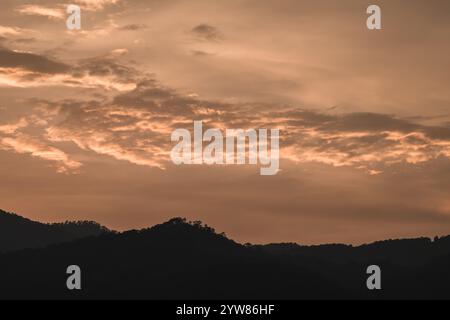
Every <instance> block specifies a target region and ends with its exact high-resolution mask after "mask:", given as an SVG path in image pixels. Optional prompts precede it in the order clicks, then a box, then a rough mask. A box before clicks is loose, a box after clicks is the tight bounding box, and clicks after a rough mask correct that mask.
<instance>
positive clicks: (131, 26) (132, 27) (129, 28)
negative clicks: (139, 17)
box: [118, 23, 147, 31]
mask: <svg viewBox="0 0 450 320" xmlns="http://www.w3.org/2000/svg"><path fill="white" fill-rule="evenodd" d="M146 28H147V26H146V25H145V24H137V23H132V24H127V25H124V26H122V27H119V28H118V30H121V31H137V30H142V29H146Z"/></svg>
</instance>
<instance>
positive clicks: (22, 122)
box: [0, 118, 28, 134]
mask: <svg viewBox="0 0 450 320" xmlns="http://www.w3.org/2000/svg"><path fill="white" fill-rule="evenodd" d="M27 126H28V121H27V119H26V118H20V119H19V121H17V122H16V123H12V124H0V132H1V133H6V134H12V133H14V132H16V131H17V130H18V129H21V128H25V127H27Z"/></svg>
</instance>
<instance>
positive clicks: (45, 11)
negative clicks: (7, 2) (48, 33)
mask: <svg viewBox="0 0 450 320" xmlns="http://www.w3.org/2000/svg"><path fill="white" fill-rule="evenodd" d="M16 11H17V12H18V13H20V14H22V15H31V16H42V17H47V18H49V19H52V20H63V19H65V17H66V13H65V11H64V8H63V7H62V6H59V7H46V6H40V5H34V4H27V5H22V6H19V7H17V8H16Z"/></svg>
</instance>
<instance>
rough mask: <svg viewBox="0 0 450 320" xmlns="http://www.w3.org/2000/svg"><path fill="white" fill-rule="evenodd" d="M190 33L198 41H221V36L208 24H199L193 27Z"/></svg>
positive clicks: (217, 30)
mask: <svg viewBox="0 0 450 320" xmlns="http://www.w3.org/2000/svg"><path fill="white" fill-rule="evenodd" d="M191 32H192V33H193V34H194V36H195V37H196V38H197V39H199V40H204V41H220V40H222V39H223V35H222V33H221V32H220V31H219V29H217V28H216V27H213V26H211V25H208V24H199V25H198V26H196V27H194V28H193V29H192V30H191Z"/></svg>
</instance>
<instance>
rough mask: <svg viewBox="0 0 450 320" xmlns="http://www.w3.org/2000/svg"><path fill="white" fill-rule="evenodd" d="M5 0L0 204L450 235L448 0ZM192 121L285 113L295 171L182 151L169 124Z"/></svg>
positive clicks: (243, 226)
mask: <svg viewBox="0 0 450 320" xmlns="http://www.w3.org/2000/svg"><path fill="white" fill-rule="evenodd" d="M69 4H76V5H78V6H80V8H81V29H80V30H68V29H67V27H66V19H67V17H68V14H67V12H66V8H67V5H69ZM370 4H377V5H378V6H379V7H380V8H381V13H382V15H381V17H382V29H381V30H368V28H367V27H366V19H367V18H368V14H367V13H366V9H367V7H368V6H369V5H370ZM1 9H2V10H0V164H1V165H0V179H1V181H2V183H1V185H0V208H2V209H4V210H7V211H12V212H16V213H18V214H21V215H24V216H26V217H28V218H31V219H35V220H39V221H43V222H59V221H65V220H95V221H97V222H99V223H101V224H103V225H105V226H107V227H109V228H112V229H116V230H128V229H132V228H144V227H149V226H152V225H154V224H157V223H161V222H164V221H166V220H169V219H170V218H173V217H186V218H187V219H189V220H202V221H203V222H205V223H207V224H208V225H211V226H212V227H214V228H215V229H216V230H217V231H218V232H225V233H226V234H227V235H228V236H229V237H230V238H232V239H235V240H237V241H239V242H251V243H270V242H298V243H302V244H319V243H336V242H341V243H352V244H360V243H366V242H371V241H375V240H381V239H390V238H408V237H418V236H435V235H447V234H450V197H449V194H450V170H449V169H450V161H449V160H450V90H449V84H450V72H449V70H450V42H449V41H448V39H449V36H450V19H449V15H450V2H448V1H447V0H429V1H423V0H411V1H408V2H406V1H400V0H389V1H382V0H377V1H372V2H367V1H360V0H352V1H349V0H341V1H334V0H333V1H332V0H320V1H305V0H277V1H273V0H267V1H266V0H264V1H261V0H239V1H238V0H227V1H210V0H164V1H163V0H147V1H143V0H96V1H94V0H72V1H71V2H61V1H58V0H41V1H37V0H35V1H30V0H28V1H25V0H24V1H20V0H2V3H1ZM195 120H197V121H198V120H201V121H203V123H205V125H207V126H208V127H211V128H219V129H221V130H225V129H226V128H244V129H250V128H254V129H258V128H268V129H271V128H272V129H279V130H280V172H279V173H278V174H276V175H272V176H262V175H260V174H259V168H256V167H255V166H253V165H243V166H232V165H230V166H228V165H184V166H183V165H181V166H176V165H174V164H173V163H172V162H171V160H170V151H171V148H172V147H173V142H171V139H170V138H171V132H173V130H175V129H177V128H187V129H191V128H192V126H193V121H195Z"/></svg>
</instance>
